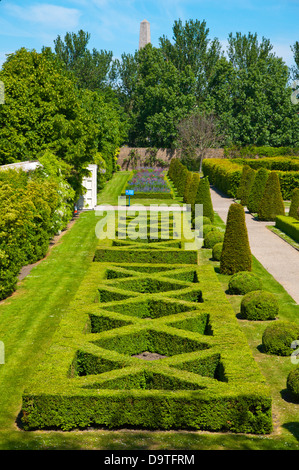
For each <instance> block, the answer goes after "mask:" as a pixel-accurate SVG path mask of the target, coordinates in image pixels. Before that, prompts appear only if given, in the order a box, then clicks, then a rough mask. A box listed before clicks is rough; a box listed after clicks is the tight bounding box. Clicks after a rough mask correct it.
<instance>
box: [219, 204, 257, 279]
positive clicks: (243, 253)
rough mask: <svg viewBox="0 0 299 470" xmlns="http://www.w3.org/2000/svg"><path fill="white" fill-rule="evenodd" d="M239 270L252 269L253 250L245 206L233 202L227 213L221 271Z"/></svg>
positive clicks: (235, 271) (225, 272) (227, 272)
mask: <svg viewBox="0 0 299 470" xmlns="http://www.w3.org/2000/svg"><path fill="white" fill-rule="evenodd" d="M239 271H251V251H250V247H249V240H248V233H247V227H246V223H245V212H244V208H243V206H241V204H236V203H233V204H231V205H230V208H229V211H228V215H227V222H226V230H225V234H224V240H223V249H222V254H221V258H220V272H221V273H222V274H235V273H237V272H239Z"/></svg>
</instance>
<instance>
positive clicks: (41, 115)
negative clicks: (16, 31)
mask: <svg viewBox="0 0 299 470" xmlns="http://www.w3.org/2000/svg"><path fill="white" fill-rule="evenodd" d="M84 37H85V35H83V38H81V39H84ZM86 41H87V39H86ZM86 41H85V43H83V44H84V47H83V45H82V44H81V47H82V50H81V55H82V57H84V56H86V57H87V56H89V50H88V49H87V42H86ZM66 49H67V56H68V57H70V56H72V54H71V44H68V46H66ZM75 55H76V54H75ZM75 55H74V56H75ZM74 60H75V59H74V58H73V60H72V61H71V62H73V61H74ZM94 60H97V61H98V59H97V58H96V59H94ZM84 67H86V69H85V68H84V69H83V70H84V71H85V75H86V77H88V76H89V75H93V71H92V67H91V65H90V66H89V64H88V63H87V60H85V62H84ZM102 69H103V66H102V64H101V63H99V64H97V72H98V73H101V74H103V70H102ZM81 72H82V73H83V71H82V70H81V69H78V70H77V69H76V68H72V67H71V66H70V60H67V57H66V55H65V56H64V55H62V54H61V53H60V52H59V49H58V48H57V51H52V50H51V49H50V48H43V50H42V52H40V53H38V52H36V51H35V50H33V51H28V50H26V49H25V48H21V49H20V50H18V51H16V52H15V53H13V54H10V55H9V56H8V57H7V60H6V61H5V63H4V64H3V67H2V70H1V71H0V80H1V81H2V82H3V83H4V86H5V104H3V105H1V106H0V165H4V164H8V163H14V162H18V161H26V160H39V159H40V158H41V157H42V156H43V155H44V154H45V153H46V152H51V153H52V154H53V155H55V157H57V158H58V159H59V160H60V161H62V162H64V163H66V164H67V165H69V167H70V172H69V174H68V182H69V183H70V185H71V187H72V188H73V189H74V191H75V196H74V201H76V200H77V198H78V196H79V195H80V194H81V192H82V186H81V183H82V178H83V177H84V176H85V175H86V168H87V166H88V165H89V164H90V163H96V164H98V165H99V169H100V173H99V175H100V183H103V182H104V181H105V180H106V179H109V178H111V176H112V174H113V172H114V171H115V170H116V165H117V154H118V150H119V147H120V146H121V145H122V143H123V141H124V139H125V136H126V121H125V118H124V117H123V111H122V109H121V107H120V105H119V103H118V100H117V99H116V97H115V94H114V93H113V92H112V91H111V88H110V89H108V88H107V89H105V88H104V87H102V86H101V85H100V83H93V82H91V80H86V81H85V82H83V79H82V78H81Z"/></svg>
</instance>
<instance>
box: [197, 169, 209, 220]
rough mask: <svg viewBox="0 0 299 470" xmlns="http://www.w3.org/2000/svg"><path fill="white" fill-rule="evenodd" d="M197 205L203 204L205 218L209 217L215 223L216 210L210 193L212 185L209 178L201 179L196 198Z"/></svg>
mask: <svg viewBox="0 0 299 470" xmlns="http://www.w3.org/2000/svg"><path fill="white" fill-rule="evenodd" d="M195 204H202V206H203V214H202V215H203V216H204V217H208V218H209V219H210V221H211V222H212V223H213V222H214V209H213V204H212V199H211V193H210V183H209V178H208V177H207V176H206V177H205V178H201V179H200V181H199V185H198V188H197V193H196V197H195Z"/></svg>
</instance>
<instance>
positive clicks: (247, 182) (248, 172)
mask: <svg viewBox="0 0 299 470" xmlns="http://www.w3.org/2000/svg"><path fill="white" fill-rule="evenodd" d="M254 177H255V171H254V170H253V169H252V168H250V166H249V165H244V166H243V170H242V175H241V180H240V185H239V188H238V191H237V198H238V199H240V203H241V204H242V206H247V203H248V197H249V194H250V190H251V186H252V184H253V181H254Z"/></svg>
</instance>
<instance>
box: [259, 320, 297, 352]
mask: <svg viewBox="0 0 299 470" xmlns="http://www.w3.org/2000/svg"><path fill="white" fill-rule="evenodd" d="M296 339H299V326H298V325H297V324H296V323H293V322H289V321H277V322H274V323H273V324H271V325H269V326H267V328H266V329H265V331H264V333H263V336H262V344H263V349H264V351H265V353H267V354H276V355H277V356H290V355H291V354H292V352H294V349H292V348H291V344H292V342H293V341H295V340H296Z"/></svg>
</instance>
